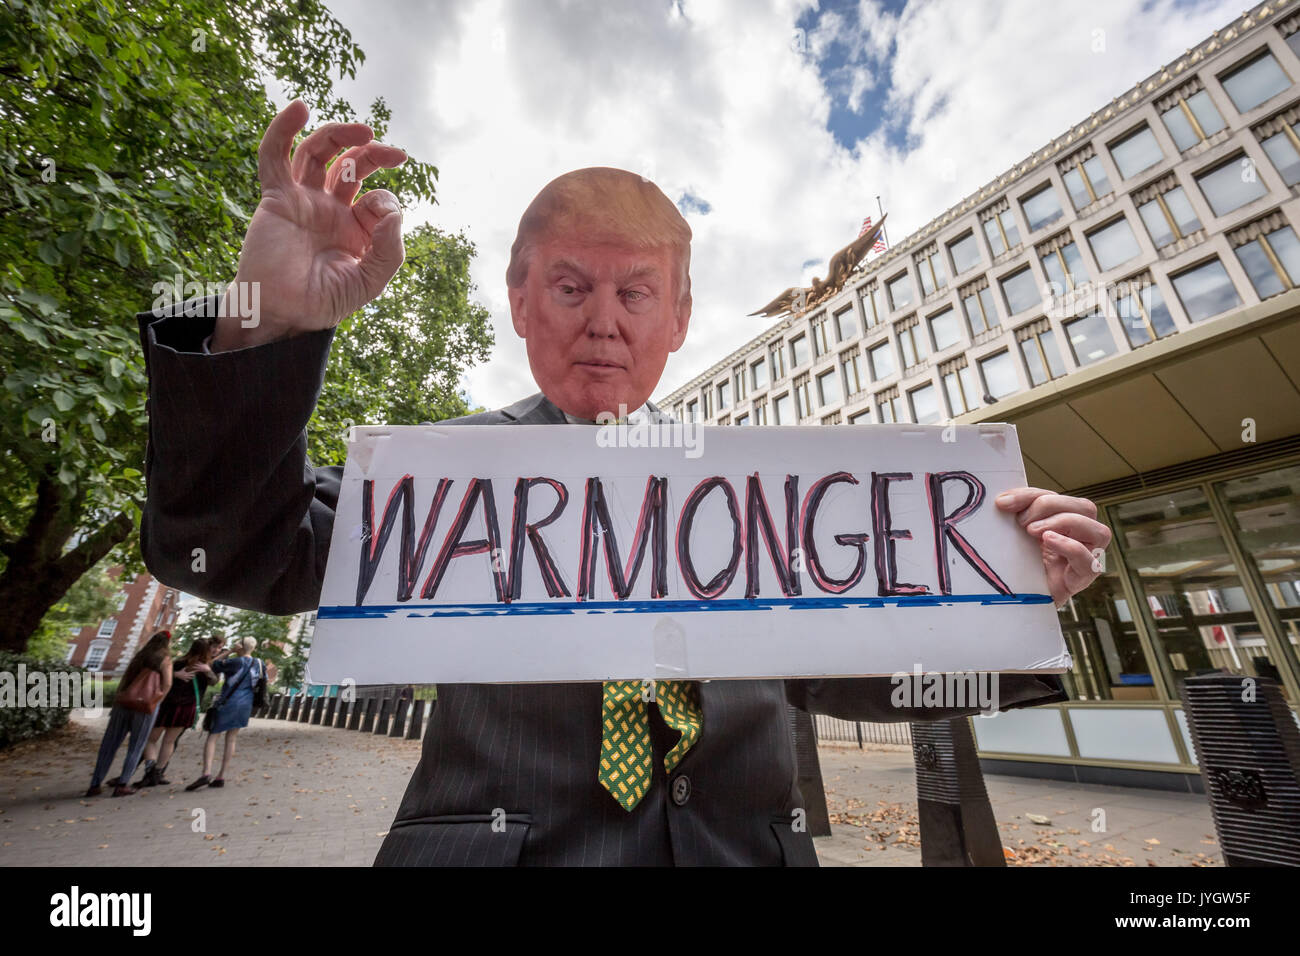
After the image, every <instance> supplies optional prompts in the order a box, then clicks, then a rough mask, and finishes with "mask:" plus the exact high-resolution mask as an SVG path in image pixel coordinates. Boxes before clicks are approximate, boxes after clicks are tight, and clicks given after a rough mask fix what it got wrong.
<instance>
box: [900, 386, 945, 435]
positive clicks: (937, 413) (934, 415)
mask: <svg viewBox="0 0 1300 956" xmlns="http://www.w3.org/2000/svg"><path fill="white" fill-rule="evenodd" d="M907 395H908V398H910V399H911V400H912V417H913V418H914V419H915V420H916V423H917V424H918V425H932V424H934V423H935V422H937V421H939V420H940V419H941V418H943V412H942V411H941V410H940V409H939V396H938V394H937V393H936V392H935V390H934V386H933V385H922V386H921V387H920V388H914V389H912V391H910V392H908V393H907Z"/></svg>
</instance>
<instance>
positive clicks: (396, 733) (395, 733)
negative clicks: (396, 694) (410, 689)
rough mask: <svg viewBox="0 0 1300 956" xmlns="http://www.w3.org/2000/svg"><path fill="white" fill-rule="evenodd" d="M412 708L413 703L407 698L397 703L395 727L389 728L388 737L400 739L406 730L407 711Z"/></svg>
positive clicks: (394, 718) (394, 717) (394, 719)
mask: <svg viewBox="0 0 1300 956" xmlns="http://www.w3.org/2000/svg"><path fill="white" fill-rule="evenodd" d="M410 706H411V702H410V701H409V700H407V699H406V698H405V697H402V698H400V699H399V700H398V701H397V713H395V714H394V715H393V726H392V727H391V728H389V731H388V736H390V737H400V736H402V733H403V731H405V730H406V709H407V708H408V707H410Z"/></svg>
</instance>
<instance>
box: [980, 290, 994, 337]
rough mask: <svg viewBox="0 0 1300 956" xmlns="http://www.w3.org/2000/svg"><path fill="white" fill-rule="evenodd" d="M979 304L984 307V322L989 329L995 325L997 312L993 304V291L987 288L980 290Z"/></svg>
mask: <svg viewBox="0 0 1300 956" xmlns="http://www.w3.org/2000/svg"><path fill="white" fill-rule="evenodd" d="M980 303H981V304H982V305H983V306H984V321H986V322H988V324H989V328H992V327H993V326H995V325H997V324H998V310H997V306H995V305H994V304H993V290H992V289H990V288H989V287H988V286H985V287H984V288H983V289H980Z"/></svg>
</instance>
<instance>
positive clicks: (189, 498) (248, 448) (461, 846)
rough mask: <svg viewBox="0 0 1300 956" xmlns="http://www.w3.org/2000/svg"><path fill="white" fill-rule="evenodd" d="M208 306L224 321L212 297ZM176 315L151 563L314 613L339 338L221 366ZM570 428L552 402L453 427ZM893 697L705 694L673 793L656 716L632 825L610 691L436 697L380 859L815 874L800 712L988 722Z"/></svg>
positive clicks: (838, 683)
mask: <svg viewBox="0 0 1300 956" xmlns="http://www.w3.org/2000/svg"><path fill="white" fill-rule="evenodd" d="M203 310H204V314H207V315H215V300H212V299H209V300H204V301H203ZM180 313H181V309H180V308H175V309H172V310H170V311H168V312H163V313H160V314H158V315H155V314H154V313H152V312H146V313H141V314H140V315H138V316H137V320H138V322H139V326H140V336H141V345H142V348H143V349H144V354H145V361H146V365H147V368H148V375H149V442H148V451H147V455H146V474H147V483H148V501H147V504H146V507H145V511H144V517H143V521H142V525H141V546H142V549H143V554H144V559H145V563H146V564H147V565H148V567H149V570H150V571H151V572H153V574H154V575H155V576H156V577H157V578H158V579H159V580H161V581H163V582H165V583H167V584H168V585H171V586H174V587H178V588H182V589H184V590H186V591H189V592H190V593H192V594H197V595H200V596H202V597H205V598H208V599H210V600H214V601H220V602H222V603H225V604H230V605H233V606H236V607H245V608H252V609H255V610H260V611H266V612H269V613H274V614H289V613H295V612H298V611H305V610H309V609H312V608H315V607H316V606H317V604H318V603H319V596H320V590H321V582H322V579H323V576H324V571H325V561H326V557H327V554H328V550H329V543H330V530H331V527H332V524H333V519H334V509H335V507H336V504H337V501H338V494H339V485H340V479H341V474H342V469H341V468H338V467H327V468H313V467H312V465H311V463H310V462H309V461H308V460H307V455H306V434H305V431H304V429H305V427H306V424H307V421H308V419H309V418H310V416H311V414H312V410H313V408H314V407H315V404H316V400H317V398H318V396H319V394H320V389H321V384H322V382H323V380H324V375H325V367H326V363H327V360H328V358H329V350H330V343H331V341H332V339H333V330H325V331H320V332H314V333H309V334H304V335H300V336H297V337H295V338H291V339H285V340H282V341H279V342H273V343H269V344H266V345H261V346H257V347H255V348H250V349H242V350H238V351H234V352H223V353H220V354H216V355H208V354H204V353H203V351H202V342H203V340H204V339H205V338H206V337H207V336H208V335H209V334H210V333H211V332H212V328H213V319H212V318H203V317H186V316H185V315H183V314H180ZM652 410H653V409H652ZM655 413H656V414H659V413H658V412H657V410H656V412H655ZM563 421H564V416H563V413H562V412H560V410H559V409H558V408H556V407H555V405H553V404H552V403H551V402H550V401H548V400H547V399H546V398H545V397H543V396H542V395H540V394H538V395H534V396H532V397H531V398H527V399H524V400H523V401H521V402H518V403H516V404H514V405H511V406H510V407H508V408H504V409H501V410H499V411H494V412H486V413H483V414H479V415H471V416H468V417H465V418H461V419H457V420H455V422H451V423H443V424H458V423H460V424H469V423H474V424H502V425H509V424H542V423H562V422H563ZM195 548H203V549H204V555H205V558H206V568H205V569H204V570H203V571H201V572H200V571H195V570H194V569H193V568H194V564H193V561H194V549H195ZM1060 688H1061V685H1060V681H1059V680H1058V679H1056V678H1051V677H1041V678H1040V677H1030V676H1017V677H1012V676H1009V675H1008V676H1004V677H1003V679H1002V684H1001V687H1000V700H1001V702H1002V705H1003V709H1012V708H1015V707H1020V706H1026V705H1028V704H1034V703H1045V702H1048V701H1053V700H1061V699H1064V695H1063V694H1062V693H1061V689H1060ZM890 690H891V686H890V684H889V681H888V678H866V679H839V680H786V681H782V680H761V681H760V680H734V681H732V680H728V681H708V682H704V683H702V684H700V702H701V705H702V708H703V714H704V733H703V735H702V737H701V738H700V740H699V741H698V742H697V743H696V744H695V745H694V746H693V747H692V748H691V749H690V751H689V752H688V753H687V754H686V756H685V757H684V758H683V759H682V760H681V762H680V763H679V764H678V766H677V767H676V769H675V770H674V772H673V777H672V779H671V780H667V779H665V777H664V771H663V754H664V752H665V751H666V749H667V748H668V747H669V746H671V744H672V742H673V740H672V738H673V737H674V736H675V735H670V734H668V733H667V732H666V731H665V728H664V727H663V725H662V722H661V721H660V720H659V718H657V717H655V716H653V715H654V708H652V709H651V712H652V725H653V727H652V729H653V730H654V736H655V744H656V748H655V749H656V759H655V761H654V765H655V777H656V779H655V781H654V783H653V785H652V786H651V788H650V790H649V792H648V793H647V795H646V796H645V798H644V799H643V800H642V802H641V803H640V804H639V805H638V806H637V807H636V809H635V810H634V811H632V812H630V813H629V812H627V811H625V810H623V809H622V808H621V807H620V806H619V805H618V804H617V803H616V802H615V801H614V800H613V799H612V798H611V797H610V796H609V794H608V793H606V791H605V790H604V789H603V788H602V787H601V786H600V784H599V783H598V782H597V779H596V767H597V760H598V755H599V753H600V720H599V714H600V710H601V687H600V685H599V684H597V683H564V684H519V685H483V684H444V685H440V686H439V688H438V707H437V709H436V710H435V712H434V716H433V718H432V720H431V722H430V725H429V727H428V730H427V732H426V735H425V738H424V749H423V754H422V757H421V759H420V763H419V766H418V767H417V768H416V770H415V773H414V774H413V776H412V778H411V781H410V784H409V785H408V787H407V790H406V794H405V796H404V798H403V800H402V803H401V807H400V808H399V810H398V811H397V815H396V819H395V820H394V822H393V825H392V828H391V829H390V831H389V833H388V836H387V838H386V839H385V840H384V843H383V846H382V847H381V849H380V851H379V855H378V857H377V859H376V861H375V862H376V864H380V865H429V864H435V865H440V864H502V865H513V864H522V865H554V864H585V865H623V864H677V865H690V864H768V865H782V864H784V865H816V855H815V853H814V851H813V844H812V839H811V837H810V836H809V835H808V833H806V832H802V831H800V830H799V829H796V827H795V826H793V825H792V824H793V821H794V820H795V818H796V815H795V811H796V810H797V809H798V808H800V807H801V805H802V797H801V796H800V794H799V790H798V787H797V785H796V783H795V772H796V768H795V758H794V752H793V748H792V744H791V739H790V734H789V731H788V729H787V717H786V713H787V712H786V704H787V702H789V703H793V704H794V705H796V706H798V707H802V708H804V709H805V710H808V711H811V712H818V713H827V714H832V715H835V716H838V717H842V718H845V719H850V720H852V719H859V720H883V721H901V720H933V719H937V718H945V717H954V716H960V715H965V714H970V713H974V712H975V708H970V709H965V710H936V709H934V708H927V709H924V710H916V711H913V710H909V709H899V708H894V707H892V706H891V705H890V702H889V695H890ZM679 778H681V779H680V780H679Z"/></svg>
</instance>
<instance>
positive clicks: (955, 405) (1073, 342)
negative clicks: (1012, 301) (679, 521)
mask: <svg viewBox="0 0 1300 956" xmlns="http://www.w3.org/2000/svg"><path fill="white" fill-rule="evenodd" d="M1265 221H1266V222H1268V221H1271V222H1272V223H1274V225H1273V226H1272V227H1271V228H1264V229H1251V228H1248V229H1247V230H1245V231H1244V232H1243V231H1242V230H1238V234H1240V241H1239V243H1238V244H1237V245H1236V248H1235V250H1234V251H1235V253H1236V256H1237V259H1238V261H1239V262H1240V263H1241V265H1242V268H1243V269H1244V271H1245V272H1246V274H1247V275H1248V276H1249V277H1250V281H1251V283H1252V285H1253V286H1254V288H1255V291H1256V293H1257V294H1258V295H1259V297H1260V298H1261V299H1264V298H1268V297H1269V296H1272V295H1277V294H1279V293H1281V292H1284V291H1286V290H1287V289H1291V288H1294V287H1296V286H1297V285H1298V284H1300V239H1298V238H1297V236H1296V233H1295V230H1294V229H1293V228H1292V227H1291V226H1290V225H1287V224H1282V220H1281V218H1280V216H1279V215H1278V214H1276V213H1275V214H1274V215H1273V216H1271V217H1269V219H1268V220H1265ZM1170 282H1171V284H1172V285H1173V288H1174V290H1175V292H1176V293H1177V295H1178V299H1179V302H1180V304H1181V305H1182V308H1183V311H1184V312H1185V313H1186V314H1187V317H1188V319H1189V320H1190V321H1192V322H1199V321H1203V320H1204V319H1208V318H1211V317H1213V316H1215V315H1219V314H1222V313H1223V312H1226V311H1228V310H1229V309H1232V308H1235V307H1237V306H1239V305H1241V304H1242V299H1241V296H1240V295H1239V294H1238V293H1237V290H1236V287H1235V286H1234V285H1233V283H1232V279H1231V277H1230V276H1229V275H1228V272H1227V270H1226V269H1225V268H1224V266H1223V263H1222V262H1221V261H1220V260H1219V259H1218V258H1217V257H1215V258H1211V259H1208V260H1206V261H1204V262H1201V263H1199V264H1197V265H1195V266H1193V267H1191V268H1188V269H1185V270H1183V271H1181V272H1178V273H1176V274H1174V275H1172V276H1170ZM987 293H988V289H987V288H984V289H980V290H978V291H977V292H974V293H972V294H971V295H970V296H968V297H967V301H966V303H965V306H964V307H965V309H966V312H967V316H968V319H970V320H971V327H972V330H974V329H975V327H976V321H978V322H980V323H987V322H989V321H992V322H993V323H995V324H996V322H997V317H996V313H995V312H994V311H993V310H992V309H991V308H990V307H989V304H988V300H987V298H986V296H987ZM1036 301H1037V300H1036ZM1107 304H1108V305H1109V307H1110V309H1111V310H1112V312H1113V314H1114V316H1115V317H1116V319H1117V320H1118V324H1119V326H1120V328H1121V329H1122V330H1123V333H1124V336H1125V338H1126V339H1127V340H1128V344H1129V345H1130V346H1131V347H1132V348H1138V347H1140V346H1143V345H1146V344H1148V343H1150V342H1153V341H1155V340H1157V339H1161V338H1164V337H1165V336H1167V335H1171V334H1172V333H1173V332H1175V331H1176V330H1177V326H1176V325H1175V322H1174V319H1173V316H1172V314H1171V313H1170V311H1169V307H1168V306H1167V304H1166V303H1165V299H1164V295H1163V293H1162V292H1161V291H1160V287H1159V286H1158V285H1156V284H1155V283H1154V282H1152V281H1151V276H1150V274H1149V273H1145V274H1143V275H1141V276H1138V277H1135V278H1134V279H1132V280H1130V281H1128V282H1126V283H1123V284H1118V285H1117V286H1116V290H1115V294H1114V296H1113V298H1112V299H1109V300H1108V301H1107ZM974 317H977V318H974ZM990 317H991V318H990ZM927 330H928V332H927ZM1061 331H1062V332H1063V333H1064V336H1065V339H1066V347H1068V348H1069V349H1070V353H1071V355H1072V357H1073V359H1074V363H1075V365H1077V366H1080V367H1082V366H1086V365H1091V364H1092V363H1094V362H1097V361H1100V360H1102V359H1104V358H1108V357H1110V356H1112V355H1115V354H1116V353H1117V352H1118V348H1117V346H1116V342H1115V339H1114V337H1113V335H1112V333H1111V326H1110V324H1109V322H1108V321H1107V315H1106V312H1105V311H1103V309H1102V308H1101V307H1098V308H1095V309H1093V310H1091V311H1088V312H1087V313H1086V314H1084V315H1079V316H1076V317H1074V318H1071V319H1069V320H1068V321H1065V322H1063V323H1062V325H1061ZM895 333H896V336H895V338H894V339H891V338H886V339H884V340H882V341H880V342H877V343H876V344H874V345H872V344H869V345H866V346H863V347H862V348H858V347H856V346H851V347H850V348H848V349H846V350H845V351H843V352H841V353H840V354H839V356H838V361H837V363H836V364H835V365H833V366H831V367H830V368H827V369H823V370H821V371H818V372H816V374H815V375H812V376H810V375H809V374H808V373H804V374H803V375H800V376H797V377H796V379H795V381H794V388H793V395H794V398H793V399H790V401H789V402H785V401H783V400H784V399H788V398H789V395H788V394H786V395H782V396H779V397H778V398H776V399H773V416H772V420H771V422H770V423H771V424H775V425H783V424H784V425H789V424H796V423H798V422H799V421H801V420H803V419H806V418H808V417H809V416H811V415H812V414H813V413H814V412H815V411H816V410H817V409H818V408H826V407H828V406H838V405H840V404H842V403H843V402H844V401H847V400H853V399H854V398H855V397H857V396H858V395H859V394H860V393H862V392H864V391H865V390H866V389H867V388H868V386H869V384H870V383H876V384H880V383H883V382H885V381H886V380H889V379H892V378H893V377H894V376H896V375H897V374H898V372H899V369H900V364H899V359H900V358H901V368H902V369H904V370H906V369H908V368H912V367H915V366H916V365H918V364H920V362H921V361H922V360H924V359H925V358H926V357H927V351H928V350H929V349H931V348H933V350H934V351H936V352H939V351H943V350H944V349H946V348H948V347H949V346H951V345H953V344H956V343H957V342H958V341H960V338H961V331H960V326H959V319H958V317H957V315H956V310H955V309H954V308H952V307H949V308H946V309H944V310H942V311H941V312H937V313H935V314H934V315H932V316H929V317H928V319H927V320H926V322H925V324H922V323H921V322H920V320H919V319H918V318H917V317H916V316H915V315H913V316H911V317H909V318H908V319H904V320H902V321H901V322H899V323H897V324H896V325H895ZM799 338H803V335H802V334H801V335H800V336H799ZM1015 340H1016V343H1017V350H1018V352H1019V354H1020V357H1021V359H1022V361H1023V363H1024V370H1025V373H1026V379H1027V381H1028V382H1029V384H1030V386H1031V387H1032V386H1035V385H1041V384H1043V383H1044V382H1047V381H1049V380H1051V379H1054V378H1058V377H1060V376H1061V375H1064V374H1065V364H1064V362H1063V361H1062V357H1061V356H1062V353H1061V347H1060V344H1059V343H1058V342H1057V336H1056V333H1055V332H1054V331H1053V329H1052V326H1051V324H1050V323H1049V322H1048V320H1047V319H1046V318H1041V319H1038V320H1036V321H1034V322H1030V323H1029V324H1028V325H1024V326H1021V327H1020V328H1018V329H1016V330H1015ZM792 343H793V340H792ZM780 354H781V349H780V347H779V346H776V347H774V349H773V350H772V352H771V353H770V354H769V357H766V358H765V357H760V358H758V359H755V360H753V361H752V362H750V363H749V364H748V365H747V366H746V365H744V364H741V365H737V366H736V367H735V369H734V371H733V379H728V380H726V381H724V382H722V383H720V384H718V385H717V386H716V395H717V401H718V409H719V412H721V411H722V410H725V409H727V408H730V407H731V404H732V402H731V395H732V382H733V381H734V382H735V384H736V394H737V397H738V399H739V400H744V399H746V398H747V397H748V395H749V394H750V387H751V386H752V389H753V392H754V394H755V395H757V394H758V392H759V391H760V390H762V389H764V388H766V387H767V386H768V385H769V384H775V383H770V382H769V379H768V372H767V369H768V364H769V359H770V357H771V356H772V355H780ZM955 361H957V362H960V363H961V364H960V365H959V366H953V367H951V368H949V366H951V365H953V363H951V362H950V363H947V364H946V365H945V366H943V367H941V370H940V378H941V380H942V383H943V389H944V392H945V394H946V396H947V399H948V413H949V414H950V415H952V416H956V415H961V414H964V413H965V412H968V411H971V410H972V409H974V408H976V407H977V406H978V405H979V403H980V400H983V401H984V402H991V401H995V400H997V399H1000V398H1003V397H1005V396H1007V395H1010V394H1012V393H1013V392H1016V391H1018V390H1019V388H1020V379H1019V377H1018V375H1017V372H1016V368H1015V366H1014V364H1013V363H1014V359H1013V358H1012V355H1011V351H1010V349H1009V348H1003V349H1001V350H1000V351H996V352H994V353H992V354H991V355H987V356H984V357H981V358H978V359H976V360H975V365H976V366H977V367H978V372H979V374H978V380H977V378H976V373H975V370H974V369H973V368H972V367H971V366H970V365H968V364H966V362H965V356H958V357H957V359H956V360H955ZM944 369H948V370H947V371H944ZM937 395H938V393H937V390H936V389H935V387H934V385H933V383H927V384H923V385H921V386H919V387H918V388H914V389H911V390H910V391H908V392H907V396H908V404H909V405H910V408H911V415H910V420H911V421H914V422H917V423H919V424H927V423H930V422H937V421H940V420H942V418H943V411H942V409H941V407H940V404H939V402H938V399H937ZM707 396H708V393H705V397H706V398H707ZM762 401H763V399H762V398H761V397H759V398H756V399H755V405H756V406H757V405H759V404H761V402H762ZM875 405H876V408H877V412H878V414H879V418H878V419H877V420H878V421H883V422H894V421H904V420H907V417H908V416H905V415H903V414H900V413H899V411H898V408H899V405H898V402H897V401H896V400H892V399H890V398H888V397H886V398H880V397H878V398H877V400H876V402H875ZM710 407H711V406H710V405H709V403H708V402H705V403H704V405H703V406H701V404H700V403H699V402H698V401H694V400H693V401H691V402H688V403H686V405H685V407H684V408H683V407H682V406H680V405H679V406H678V407H677V409H676V412H677V415H678V416H679V417H682V413H683V411H684V412H685V417H686V419H687V420H689V421H704V420H705V419H706V418H708V417H711V413H706V414H705V415H703V416H701V415H700V412H701V411H702V408H710ZM864 414H865V415H867V417H865V418H864V417H863V415H864ZM849 421H850V422H856V421H870V417H869V410H867V411H866V412H864V413H862V414H858V415H855V416H853V417H852V418H850V419H849ZM734 424H737V425H757V424H768V420H767V415H766V413H765V412H763V413H761V414H759V415H751V414H748V413H745V414H741V415H738V416H737V417H736V418H735V420H734Z"/></svg>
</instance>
